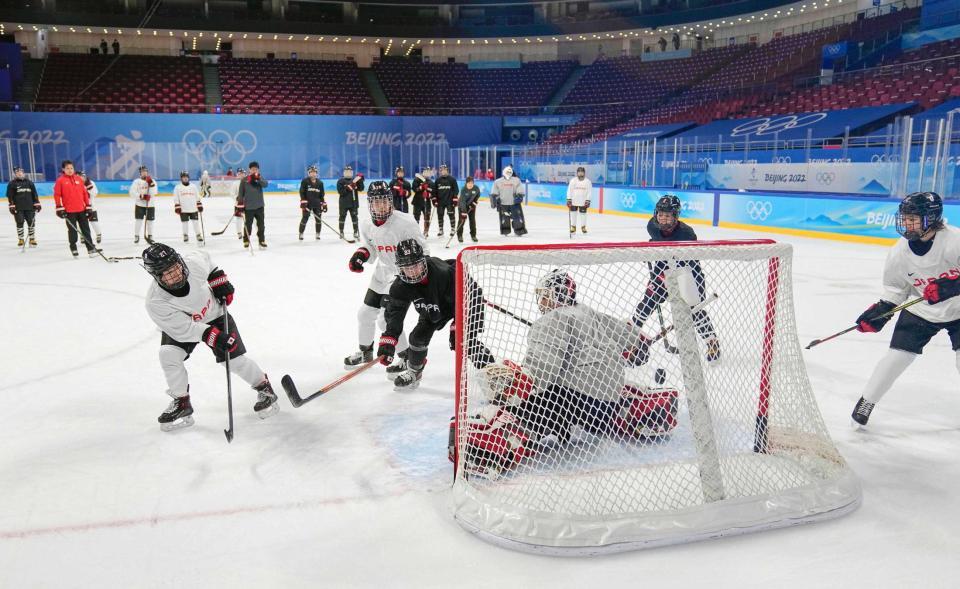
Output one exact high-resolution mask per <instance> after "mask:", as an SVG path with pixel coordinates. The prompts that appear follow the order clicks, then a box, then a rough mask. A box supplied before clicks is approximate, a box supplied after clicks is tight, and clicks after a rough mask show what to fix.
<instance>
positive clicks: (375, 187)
mask: <svg viewBox="0 0 960 589" xmlns="http://www.w3.org/2000/svg"><path fill="white" fill-rule="evenodd" d="M378 201H385V202H387V203H389V204H390V206H389V208H387V209H385V210H378V209H377V208H376V207H375V206H374V203H375V202H378ZM367 204H369V205H370V218H372V219H373V220H374V221H386V220H387V218H389V217H390V215H391V213H393V195H392V194H391V193H390V187H389V186H387V183H386V182H384V181H383V180H377V181H376V182H372V183H371V184H370V186H369V187H367Z"/></svg>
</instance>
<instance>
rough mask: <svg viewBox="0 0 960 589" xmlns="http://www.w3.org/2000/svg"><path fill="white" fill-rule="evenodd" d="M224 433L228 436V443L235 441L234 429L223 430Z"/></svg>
mask: <svg viewBox="0 0 960 589" xmlns="http://www.w3.org/2000/svg"><path fill="white" fill-rule="evenodd" d="M223 435H225V436H227V443H228V444H229V443H230V442H232V441H233V431H232V430H228V429H225V430H223Z"/></svg>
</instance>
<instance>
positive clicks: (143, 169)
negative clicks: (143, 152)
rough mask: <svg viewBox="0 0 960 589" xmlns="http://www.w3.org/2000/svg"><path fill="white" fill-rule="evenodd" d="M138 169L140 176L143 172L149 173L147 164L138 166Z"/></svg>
mask: <svg viewBox="0 0 960 589" xmlns="http://www.w3.org/2000/svg"><path fill="white" fill-rule="evenodd" d="M138 171H139V172H140V175H141V176H142V175H143V174H149V173H150V168H148V167H147V166H140V168H139V169H138Z"/></svg>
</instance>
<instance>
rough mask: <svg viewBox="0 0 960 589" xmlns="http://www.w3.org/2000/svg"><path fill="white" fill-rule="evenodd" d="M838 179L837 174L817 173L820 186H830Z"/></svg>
mask: <svg viewBox="0 0 960 589" xmlns="http://www.w3.org/2000/svg"><path fill="white" fill-rule="evenodd" d="M836 179H837V173H836V172H817V182H819V183H820V184H826V185H828V186H829V185H830V184H833V181H834V180H836Z"/></svg>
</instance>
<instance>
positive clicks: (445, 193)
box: [433, 164, 460, 237]
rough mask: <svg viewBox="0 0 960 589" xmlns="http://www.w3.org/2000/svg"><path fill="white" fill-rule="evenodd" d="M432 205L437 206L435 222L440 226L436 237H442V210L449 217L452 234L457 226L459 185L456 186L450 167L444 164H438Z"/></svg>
mask: <svg viewBox="0 0 960 589" xmlns="http://www.w3.org/2000/svg"><path fill="white" fill-rule="evenodd" d="M434 190H435V191H434V199H435V200H434V202H433V204H434V206H436V207H437V224H438V225H439V226H440V232H439V233H437V237H443V214H444V212H446V213H447V215H448V216H449V218H450V235H451V237H452V236H453V232H454V230H456V228H457V222H456V214H455V213H454V211H455V210H456V209H457V202H459V200H460V187H459V186H457V180H456V178H454V177H453V176H451V175H450V168H448V167H447V165H446V164H440V176H439V177H438V178H437V181H436V182H435V183H434Z"/></svg>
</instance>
